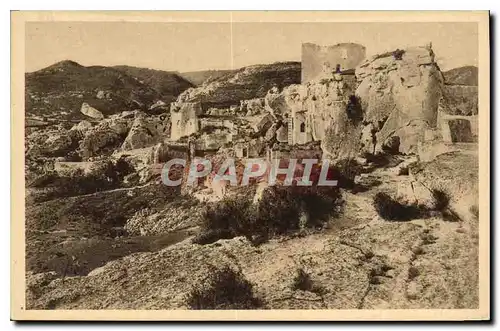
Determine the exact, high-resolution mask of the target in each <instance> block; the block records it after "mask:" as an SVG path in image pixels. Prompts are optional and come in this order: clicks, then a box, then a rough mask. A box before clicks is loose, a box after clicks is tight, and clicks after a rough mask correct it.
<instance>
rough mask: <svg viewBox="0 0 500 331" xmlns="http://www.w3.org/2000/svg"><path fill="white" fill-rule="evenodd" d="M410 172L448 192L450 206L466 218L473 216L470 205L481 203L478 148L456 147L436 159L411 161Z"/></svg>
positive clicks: (420, 179)
mask: <svg viewBox="0 0 500 331" xmlns="http://www.w3.org/2000/svg"><path fill="white" fill-rule="evenodd" d="M410 174H411V176H412V177H413V178H414V179H415V180H417V181H419V182H420V183H423V184H424V185H426V186H427V187H428V188H429V189H440V190H443V191H445V192H447V194H448V195H449V196H450V200H451V201H450V205H451V207H452V208H453V209H454V210H455V211H456V212H457V213H458V214H459V215H461V217H462V218H463V219H470V218H471V216H472V215H471V214H470V209H471V206H477V205H478V203H479V179H478V175H479V161H478V156H477V150H456V151H452V152H448V153H443V154H441V155H437V156H435V157H434V158H433V160H430V161H428V162H419V163H416V164H414V165H412V166H411V167H410ZM465 179H466V180H465Z"/></svg>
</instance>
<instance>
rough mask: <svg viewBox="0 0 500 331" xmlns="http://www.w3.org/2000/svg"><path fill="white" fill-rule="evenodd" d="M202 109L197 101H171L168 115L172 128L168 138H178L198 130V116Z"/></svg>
mask: <svg viewBox="0 0 500 331" xmlns="http://www.w3.org/2000/svg"><path fill="white" fill-rule="evenodd" d="M201 113H202V109H201V105H200V103H199V102H172V103H171V105H170V116H171V121H172V130H171V133H170V139H172V140H179V139H180V138H182V137H186V136H189V135H191V134H193V133H196V132H198V130H199V129H200V123H199V119H198V116H199V115H201Z"/></svg>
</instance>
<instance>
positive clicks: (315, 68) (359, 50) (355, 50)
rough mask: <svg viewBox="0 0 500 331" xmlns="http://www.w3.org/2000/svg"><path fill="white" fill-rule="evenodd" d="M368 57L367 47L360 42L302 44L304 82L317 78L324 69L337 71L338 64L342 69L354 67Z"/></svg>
mask: <svg viewBox="0 0 500 331" xmlns="http://www.w3.org/2000/svg"><path fill="white" fill-rule="evenodd" d="M365 57H366V48H365V47H364V46H362V45H359V44H354V43H343V44H337V45H334V46H319V45H316V44H312V43H305V44H302V80H301V82H302V84H305V83H307V82H310V81H313V80H316V79H317V78H319V77H320V76H322V75H323V74H324V71H325V70H327V71H329V72H328V73H327V74H331V72H332V71H333V72H335V70H336V66H337V64H338V65H340V67H341V70H346V69H354V68H356V66H357V65H359V64H360V63H361V62H362V61H363V60H364V59H365Z"/></svg>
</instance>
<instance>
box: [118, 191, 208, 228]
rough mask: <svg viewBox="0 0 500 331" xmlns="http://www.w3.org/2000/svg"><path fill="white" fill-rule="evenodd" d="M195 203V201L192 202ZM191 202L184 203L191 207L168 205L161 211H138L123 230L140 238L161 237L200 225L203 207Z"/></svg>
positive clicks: (175, 204) (176, 204)
mask: <svg viewBox="0 0 500 331" xmlns="http://www.w3.org/2000/svg"><path fill="white" fill-rule="evenodd" d="M193 201H194V202H196V201H197V200H193ZM193 201H186V202H185V203H186V205H187V204H192V206H190V207H188V208H185V207H184V206H183V205H179V204H178V203H170V204H168V205H167V206H166V207H165V208H164V209H163V210H162V211H160V212H154V211H151V210H141V211H138V212H137V213H136V214H135V215H134V216H133V217H132V218H130V219H128V220H127V223H126V224H125V230H127V232H128V233H130V234H134V235H141V236H150V235H161V234H166V233H171V232H175V231H178V230H182V229H186V228H190V227H194V226H197V225H199V224H200V222H201V217H202V212H203V206H202V204H196V203H194V202H193Z"/></svg>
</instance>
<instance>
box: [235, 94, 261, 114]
mask: <svg viewBox="0 0 500 331" xmlns="http://www.w3.org/2000/svg"><path fill="white" fill-rule="evenodd" d="M264 106H265V103H264V98H256V99H250V100H241V104H240V112H241V113H242V114H245V115H246V116H254V115H257V114H260V113H262V112H263V111H264Z"/></svg>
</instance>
